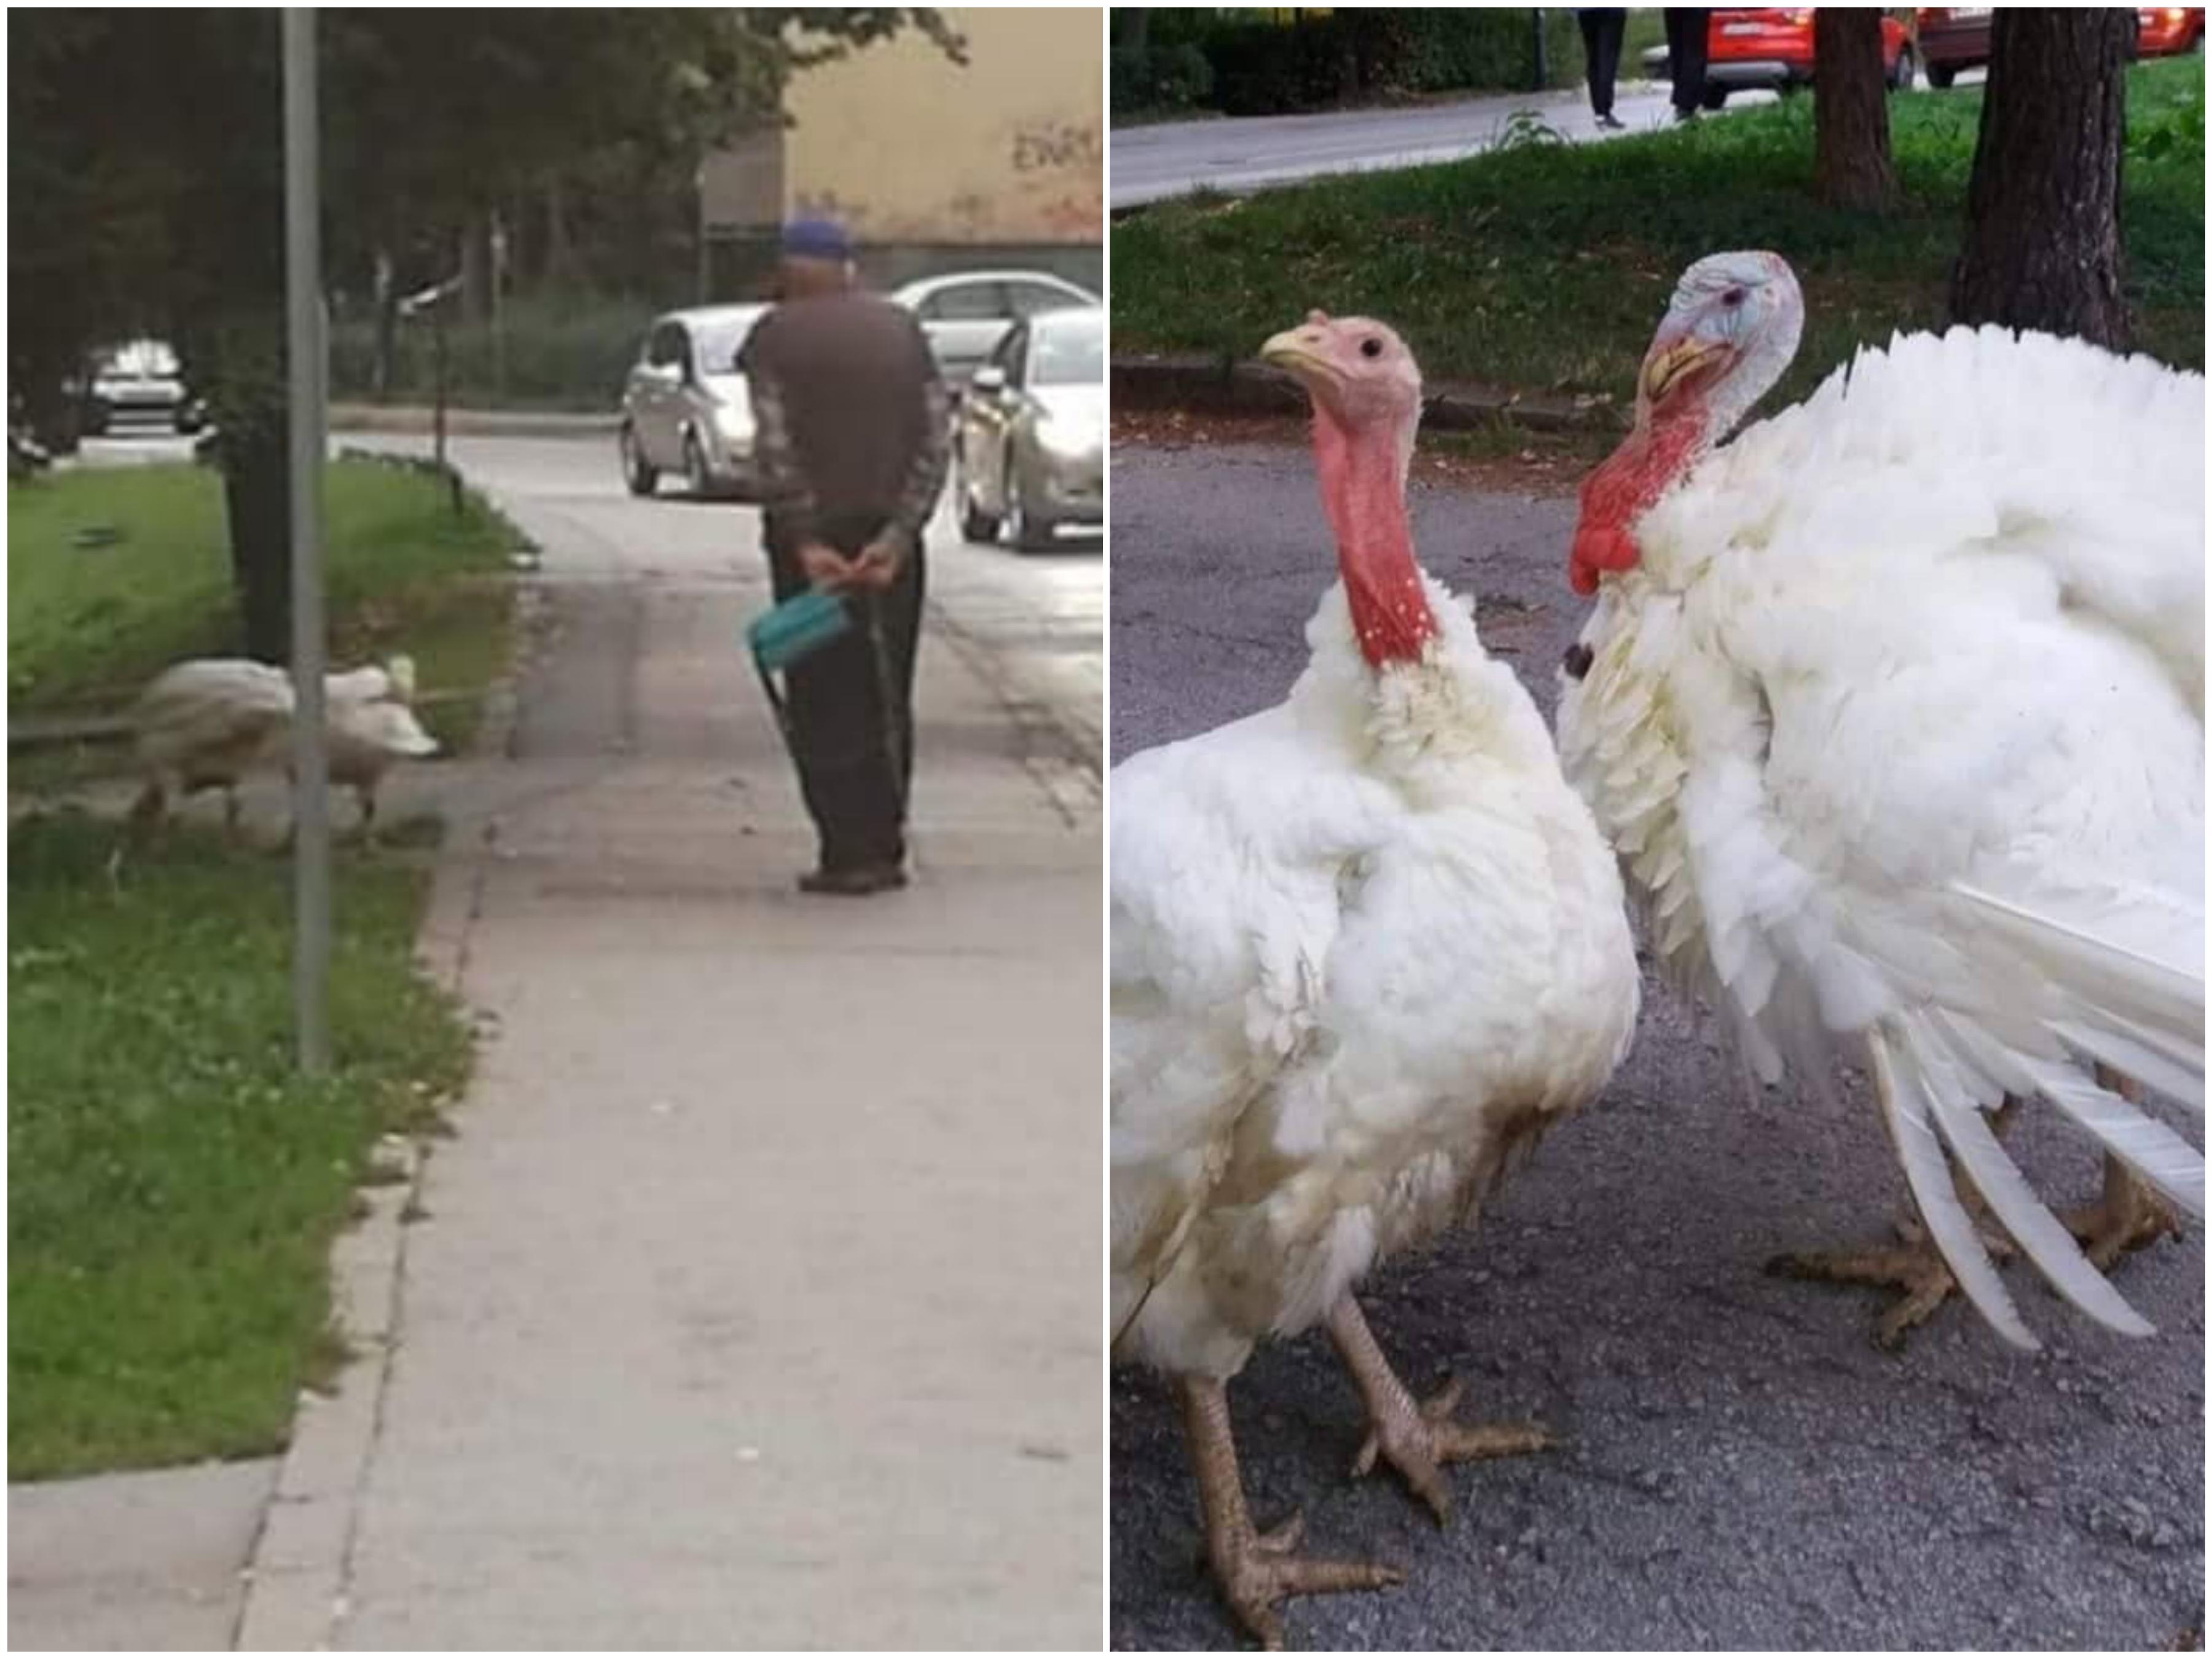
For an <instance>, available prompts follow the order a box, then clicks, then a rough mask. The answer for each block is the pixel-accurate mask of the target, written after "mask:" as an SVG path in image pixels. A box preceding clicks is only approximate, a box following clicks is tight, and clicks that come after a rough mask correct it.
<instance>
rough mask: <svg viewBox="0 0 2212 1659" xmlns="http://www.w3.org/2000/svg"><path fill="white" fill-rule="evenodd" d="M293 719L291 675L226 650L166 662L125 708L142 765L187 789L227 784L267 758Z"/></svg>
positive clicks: (151, 774) (166, 781)
mask: <svg viewBox="0 0 2212 1659" xmlns="http://www.w3.org/2000/svg"><path fill="white" fill-rule="evenodd" d="M291 719H292V679H291V676H289V674H287V673H286V672H285V671H283V669H281V668H272V667H270V665H268V664H267V663H262V662H252V661H249V660H247V659H244V658H229V657H203V658H196V659H193V660H191V661H190V662H180V663H178V664H176V665H173V666H172V667H169V668H166V669H164V670H163V671H161V673H159V674H157V675H156V676H155V678H154V679H153V681H152V682H151V683H150V684H149V685H148V686H147V687H146V689H145V690H144V691H143V692H141V693H140V694H139V696H138V700H137V703H135V704H134V705H133V706H132V708H131V728H132V732H133V733H134V735H135V738H136V739H137V752H138V762H139V765H140V767H141V768H142V769H143V770H144V771H145V772H146V774H147V775H148V777H149V779H152V780H155V781H159V782H161V783H162V784H163V785H165V786H167V787H174V788H179V789H182V790H185V791H186V792H189V791H191V790H194V789H199V788H207V787H218V786H220V787H230V786H232V785H234V784H236V783H237V782H238V781H239V780H240V779H241V778H243V777H245V776H246V775H248V774H249V773H251V772H252V771H253V770H255V769H257V768H258V767H260V766H263V765H265V764H266V763H267V762H268V758H269V755H270V748H271V745H272V744H276V743H280V742H282V741H283V734H284V730H285V728H286V726H288V725H289V723H290V721H291Z"/></svg>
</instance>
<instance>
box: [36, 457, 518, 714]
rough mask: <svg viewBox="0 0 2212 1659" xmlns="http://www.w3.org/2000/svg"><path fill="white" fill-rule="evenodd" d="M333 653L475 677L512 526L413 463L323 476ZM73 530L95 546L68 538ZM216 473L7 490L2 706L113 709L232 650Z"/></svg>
mask: <svg viewBox="0 0 2212 1659" xmlns="http://www.w3.org/2000/svg"><path fill="white" fill-rule="evenodd" d="M324 512H325V526H326V529H327V536H328V541H327V548H328V563H327V567H326V568H327V577H326V580H327V583H328V588H329V604H330V616H331V653H332V657H333V659H334V660H336V661H337V662H340V663H349V662H352V661H355V660H357V659H363V658H366V657H368V656H371V655H379V654H382V653H386V652H389V651H393V650H404V651H410V652H412V653H414V655H415V658H416V671H417V674H418V677H419V680H420V684H421V686H422V690H424V691H425V692H435V691H441V690H453V689H455V688H465V687H466V686H469V685H471V684H477V685H480V684H482V679H483V678H485V676H484V674H483V669H484V663H485V650H486V646H485V638H486V635H488V634H491V635H495V636H498V638H499V640H500V642H501V643H503V635H500V633H499V629H498V628H489V629H488V627H487V623H488V622H492V621H494V620H497V621H499V623H501V626H503V618H504V616H505V611H506V592H507V583H508V568H507V554H508V553H509V552H510V551H511V550H513V549H515V548H517V547H519V546H520V545H521V538H520V536H519V535H518V534H517V532H515V531H514V529H513V526H510V525H508V524H507V522H506V521H505V520H502V519H501V518H500V517H499V516H498V515H497V514H496V513H494V512H492V510H491V509H490V508H489V507H487V506H486V505H485V504H484V503H483V501H482V500H481V498H479V497H477V496H474V495H468V496H465V497H464V500H463V510H462V512H461V513H460V514H459V516H458V517H456V516H455V515H454V514H453V513H452V512H451V510H450V508H449V504H448V500H447V491H446V488H445V486H444V485H443V484H442V483H440V482H439V481H437V480H435V479H434V478H432V477H428V476H427V475H425V474H423V473H422V472H419V471H411V470H409V469H406V468H402V467H397V466H387V465H380V464H377V463H374V462H370V461H338V462H334V463H333V464H332V465H331V467H330V469H329V471H328V472H327V473H326V474H325V485H324ZM87 530H101V531H108V532H114V539H113V540H112V543H111V544H108V545H105V546H92V547H81V546H78V545H76V538H78V536H79V533H80V532H84V531H87ZM238 645H239V633H238V617H237V608H236V605H235V603H234V599H233V596H232V591H231V583H230V554H229V541H228V530H227V526H226V524H225V520H224V513H223V504H222V483H221V480H220V479H219V478H218V477H216V474H215V473H214V472H213V471H210V470H209V469H206V468H204V467H197V466H189V465H177V466H144V467H101V468H79V469H75V470H73V471H68V472H63V473H57V474H53V475H51V476H48V477H38V478H33V479H32V480H29V481H27V482H23V483H10V484H9V486H8V704H9V709H10V711H11V712H13V713H15V714H22V713H25V712H46V711H52V710H58V709H69V708H85V707H94V708H100V707H105V708H114V707H118V706H119V705H121V704H122V703H124V702H127V701H128V700H129V699H130V697H131V696H133V695H134V694H135V693H136V692H137V690H138V689H139V687H140V686H142V685H143V684H144V683H145V682H146V680H147V679H149V678H151V677H152V676H153V675H154V674H155V673H157V672H158V671H160V670H161V669H162V668H163V667H165V666H167V665H168V664H170V663H172V662H174V661H176V660H177V659H179V658H182V657H189V656H197V655H207V654H211V653H224V652H231V651H235V650H236V649H237V648H238Z"/></svg>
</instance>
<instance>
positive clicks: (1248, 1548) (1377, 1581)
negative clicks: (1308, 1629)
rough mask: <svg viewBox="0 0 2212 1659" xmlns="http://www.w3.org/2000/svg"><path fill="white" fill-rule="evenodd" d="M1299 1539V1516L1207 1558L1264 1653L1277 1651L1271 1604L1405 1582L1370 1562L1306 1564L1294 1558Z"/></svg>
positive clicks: (1279, 1633) (1279, 1631)
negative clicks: (1258, 1640)
mask: <svg viewBox="0 0 2212 1659" xmlns="http://www.w3.org/2000/svg"><path fill="white" fill-rule="evenodd" d="M1304 1536H1305V1516H1304V1513H1303V1512H1301V1513H1297V1514H1293V1515H1292V1516H1291V1518H1290V1519H1289V1520H1287V1521H1285V1522H1283V1523H1282V1524H1281V1525H1280V1526H1279V1527H1275V1528H1271V1529H1269V1530H1268V1531H1267V1532H1261V1533H1252V1532H1248V1533H1247V1534H1245V1535H1244V1537H1243V1540H1242V1541H1237V1542H1233V1543H1230V1544H1229V1545H1228V1547H1226V1548H1223V1549H1220V1550H1218V1551H1216V1552H1214V1553H1213V1557H1212V1565H1213V1575H1214V1579H1215V1582H1216V1583H1218V1584H1219V1585H1220V1587H1221V1595H1222V1599H1223V1600H1224V1601H1227V1602H1228V1603H1229V1610H1230V1611H1231V1613H1235V1614H1236V1615H1237V1619H1238V1620H1239V1621H1240V1622H1241V1623H1242V1624H1243V1626H1244V1628H1245V1629H1246V1630H1249V1631H1250V1632H1252V1634H1253V1635H1254V1636H1255V1637H1257V1638H1259V1639H1260V1644H1261V1646H1262V1647H1264V1648H1266V1649H1267V1651H1268V1652H1270V1653H1277V1652H1279V1651H1281V1650H1282V1646H1283V1619H1282V1614H1281V1613H1279V1612H1278V1611H1277V1607H1276V1604H1277V1603H1278V1602H1280V1601H1283V1600H1284V1599H1285V1597H1288V1596H1292V1595H1335V1594H1338V1593H1339V1592H1341V1591H1345V1590H1376V1589H1389V1588H1390V1587H1391V1586H1392V1585H1394V1584H1402V1583H1405V1582H1406V1575H1405V1574H1404V1573H1403V1572H1401V1571H1399V1570H1398V1569H1397V1568H1395V1567H1386V1566H1383V1565H1380V1564H1379V1563H1376V1562H1372V1561H1318V1560H1310V1559H1307V1558H1305V1557H1304V1556H1301V1555H1298V1554H1297V1553H1295V1552H1296V1551H1297V1547H1298V1543H1299V1541H1300V1540H1301V1539H1303V1538H1304Z"/></svg>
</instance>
